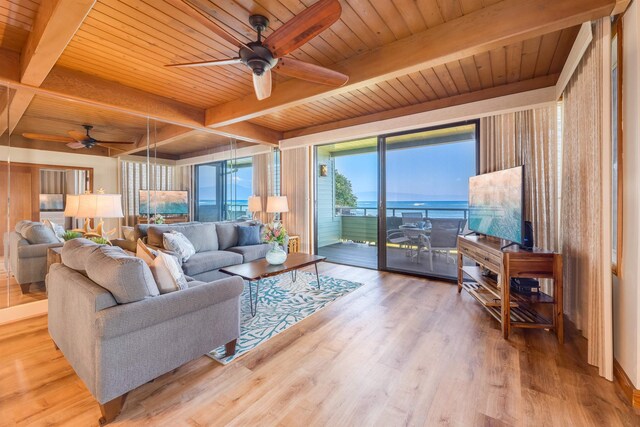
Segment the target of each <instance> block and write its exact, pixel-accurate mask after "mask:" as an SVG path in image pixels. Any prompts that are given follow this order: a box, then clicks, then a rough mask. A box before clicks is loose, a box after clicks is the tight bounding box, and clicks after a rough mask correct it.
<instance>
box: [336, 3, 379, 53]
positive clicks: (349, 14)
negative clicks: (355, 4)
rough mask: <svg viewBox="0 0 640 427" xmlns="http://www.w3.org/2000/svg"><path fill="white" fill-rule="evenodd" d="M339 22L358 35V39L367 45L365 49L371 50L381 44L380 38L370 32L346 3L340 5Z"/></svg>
mask: <svg viewBox="0 0 640 427" xmlns="http://www.w3.org/2000/svg"><path fill="white" fill-rule="evenodd" d="M340 20H341V21H343V22H344V23H345V25H347V26H348V27H349V28H351V29H352V30H353V31H354V32H355V33H356V34H357V35H358V38H360V40H362V41H363V42H364V43H365V44H366V45H367V49H373V48H375V47H378V46H380V45H381V44H382V43H383V42H382V40H381V39H380V37H379V36H378V35H377V34H376V33H375V32H373V31H371V29H370V28H369V27H368V26H367V24H366V23H364V22H363V21H362V18H360V16H359V15H358V14H357V13H356V12H355V11H354V10H353V9H352V8H351V6H350V5H349V4H348V3H342V15H341V16H340Z"/></svg>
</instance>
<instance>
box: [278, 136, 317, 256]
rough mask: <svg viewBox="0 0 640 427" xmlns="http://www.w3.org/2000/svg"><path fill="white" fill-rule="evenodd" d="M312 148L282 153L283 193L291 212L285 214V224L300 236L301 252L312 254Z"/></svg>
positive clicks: (292, 233) (292, 232) (294, 233)
mask: <svg viewBox="0 0 640 427" xmlns="http://www.w3.org/2000/svg"><path fill="white" fill-rule="evenodd" d="M310 153H311V151H310V148H309V147H302V148H295V149H291V150H285V151H282V152H281V153H280V155H281V158H282V163H281V168H282V177H281V186H282V189H281V193H282V195H283V196H287V202H288V203H289V212H288V213H285V214H283V223H284V225H285V227H286V228H287V231H288V232H289V234H291V235H297V236H300V250H301V252H307V253H311V233H310V230H311V224H310V222H309V212H310V207H309V203H310V192H309V188H310V179H311V169H310V166H309V162H310V158H311V157H310Z"/></svg>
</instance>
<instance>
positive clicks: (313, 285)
mask: <svg viewBox="0 0 640 427" xmlns="http://www.w3.org/2000/svg"><path fill="white" fill-rule="evenodd" d="M248 286H249V284H248V282H245V284H244V292H243V293H242V314H241V319H240V322H241V324H240V338H239V339H238V343H237V346H236V354H234V355H233V356H229V357H224V353H225V350H224V346H221V347H218V348H216V349H215V350H213V351H212V352H210V353H209V356H210V357H211V358H213V359H215V360H217V361H218V362H220V363H222V364H224V365H226V364H227V363H229V362H231V361H232V360H234V359H237V358H238V357H240V356H242V355H243V354H245V353H247V352H248V351H250V350H252V349H254V348H256V347H257V346H259V345H260V344H262V343H263V342H265V341H267V340H268V339H269V338H272V337H274V336H276V335H277V334H279V333H280V332H282V331H284V330H285V329H288V328H289V327H291V326H293V325H295V324H296V323H298V322H299V321H301V320H303V319H304V318H306V317H308V316H311V315H312V314H313V313H315V312H317V311H319V310H321V309H322V308H323V307H325V306H326V305H328V304H329V303H331V302H332V301H335V300H336V299H338V298H340V297H342V296H344V295H347V294H348V293H350V292H352V291H354V290H356V289H358V288H359V287H360V286H362V283H356V282H350V281H348V280H341V279H335V278H333V277H328V276H322V275H321V276H320V289H318V287H317V280H316V275H315V274H313V273H308V272H302V271H300V272H298V277H297V279H296V281H295V282H293V281H292V280H291V274H290V273H286V274H281V275H280V276H275V277H269V278H267V279H262V282H261V283H260V291H259V292H258V309H257V312H256V315H255V317H252V316H251V311H250V305H249V287H248ZM255 286H256V285H255V282H253V284H252V287H253V292H254V294H253V296H254V298H255Z"/></svg>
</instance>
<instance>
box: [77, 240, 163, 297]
mask: <svg viewBox="0 0 640 427" xmlns="http://www.w3.org/2000/svg"><path fill="white" fill-rule="evenodd" d="M85 269H86V271H87V276H89V278H90V279H91V280H93V281H94V282H95V283H97V284H98V285H100V286H102V287H103V288H105V289H106V290H108V291H109V292H111V294H113V297H114V298H115V299H116V301H117V302H118V304H126V303H130V302H135V301H140V300H142V299H144V298H147V297H152V296H157V295H159V294H160V292H159V290H158V286H157V285H156V282H155V280H154V279H153V275H152V274H151V270H150V269H149V266H148V265H147V264H146V263H145V262H144V261H143V260H141V259H140V258H136V257H133V256H129V255H127V254H126V253H125V252H124V251H123V250H122V249H121V248H119V247H116V246H107V245H100V246H98V248H97V249H96V250H94V251H93V252H92V253H91V254H90V255H89V256H88V257H87V263H86V266H85Z"/></svg>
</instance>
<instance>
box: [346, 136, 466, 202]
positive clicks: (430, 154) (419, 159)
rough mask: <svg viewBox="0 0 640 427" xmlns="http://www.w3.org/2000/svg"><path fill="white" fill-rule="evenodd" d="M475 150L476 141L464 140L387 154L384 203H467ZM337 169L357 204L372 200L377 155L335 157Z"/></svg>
mask: <svg viewBox="0 0 640 427" xmlns="http://www.w3.org/2000/svg"><path fill="white" fill-rule="evenodd" d="M475 147H476V144H475V141H464V142H457V143H449V144H440V145H433V146H426V147H416V148H409V149H403V150H391V151H388V152H387V200H388V201H434V200H467V198H468V193H469V184H468V182H469V177H470V176H473V175H475V173H476V153H475ZM336 169H337V170H338V171H340V172H341V173H342V174H344V175H345V176H346V177H347V178H349V180H351V184H352V186H353V190H354V192H355V193H356V196H357V197H358V200H359V201H372V200H375V198H376V194H377V179H376V177H377V173H378V172H377V153H366V154H358V155H353V156H343V157H337V158H336Z"/></svg>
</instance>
